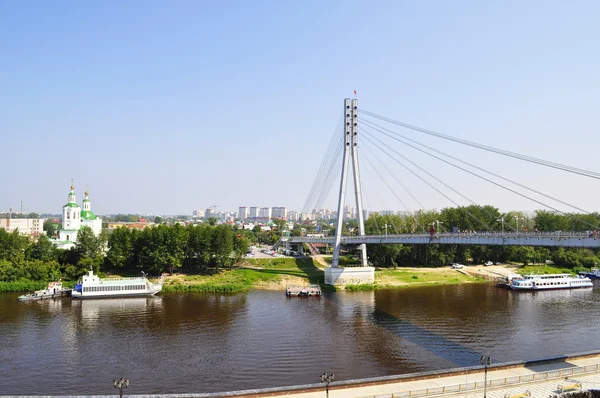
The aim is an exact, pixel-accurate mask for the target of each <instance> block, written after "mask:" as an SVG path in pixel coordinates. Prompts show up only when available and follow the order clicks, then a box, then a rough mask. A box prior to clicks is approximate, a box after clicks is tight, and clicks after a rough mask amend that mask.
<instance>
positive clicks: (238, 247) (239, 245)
mask: <svg viewBox="0 0 600 398" xmlns="http://www.w3.org/2000/svg"><path fill="white" fill-rule="evenodd" d="M249 247H250V241H249V240H248V238H246V237H245V236H243V235H242V234H238V235H236V236H235V237H234V238H233V253H234V257H235V262H239V261H240V260H241V259H242V257H243V256H244V255H245V254H246V253H247V252H248V248H249Z"/></svg>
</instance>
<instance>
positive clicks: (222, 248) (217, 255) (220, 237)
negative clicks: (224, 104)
mask: <svg viewBox="0 0 600 398" xmlns="http://www.w3.org/2000/svg"><path fill="white" fill-rule="evenodd" d="M212 248H213V250H214V261H215V271H216V272H219V267H224V266H226V265H227V264H229V262H230V261H231V254H232V252H233V231H232V230H231V228H229V226H228V225H219V226H217V227H215V229H214V231H213V234H212Z"/></svg>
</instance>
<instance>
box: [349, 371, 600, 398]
mask: <svg viewBox="0 0 600 398" xmlns="http://www.w3.org/2000/svg"><path fill="white" fill-rule="evenodd" d="M599 371H600V364H599V363H597V364H592V365H586V366H576V367H572V368H564V369H554V370H550V371H547V372H535V373H530V374H524V375H520V376H511V377H500V378H495V379H488V381H487V388H500V387H508V386H516V385H520V384H528V383H529V384H530V383H536V382H541V381H546V380H552V379H561V380H562V379H564V378H565V377H569V376H575V375H585V374H592V373H598V372H599ZM484 384H485V382H484V381H483V380H480V381H474V382H471V383H461V384H451V385H447V386H437V387H430V388H420V389H415V390H404V391H399V392H393V393H388V394H377V395H363V396H360V397H357V398H405V397H406V398H414V397H431V396H436V395H443V394H450V393H463V392H466V391H477V390H483V388H484Z"/></svg>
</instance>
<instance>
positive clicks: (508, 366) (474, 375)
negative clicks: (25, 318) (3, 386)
mask: <svg viewBox="0 0 600 398" xmlns="http://www.w3.org/2000/svg"><path fill="white" fill-rule="evenodd" d="M476 360H477V358H476ZM319 376H320V375H319V374H315V378H316V379H318V378H319ZM484 377H485V373H484V367H483V366H475V367H469V368H454V369H447V370H441V371H433V372H423V373H413V374H404V375H395V376H383V377H375V378H368V379H359V380H343V381H337V382H333V383H331V385H330V386H329V397H330V398H346V397H355V398H367V397H368V398H399V397H402V398H404V397H407V398H412V397H457V398H459V397H460V398H462V397H465V398H468V397H472V398H475V397H483V394H484ZM132 386H133V384H132ZM559 387H562V389H563V390H562V391H561V390H560V389H559ZM590 389H599V390H600V351H594V352H586V353H579V354H571V355H565V356H560V357H551V358H541V359H535V360H530V361H515V362H505V363H498V364H492V366H490V367H488V372H487V391H486V395H487V397H490V398H507V397H508V398H525V397H543V398H547V397H548V396H550V395H554V394H560V393H561V392H563V393H566V392H574V391H578V390H590ZM127 392H129V393H131V395H129V394H126V395H124V397H132V398H133V397H135V398H217V397H238V398H250V397H256V398H258V397H288V398H322V397H325V386H324V385H323V384H318V383H315V384H308V385H300V386H289V387H274V388H265V389H256V390H244V391H231V392H223V393H200V392H198V393H189V394H135V392H134V391H131V390H130V391H126V393H127ZM108 396H114V395H108V394H107V395H94V396H92V395H87V396H86V395H77V396H75V395H71V396H69V395H66V394H64V395H63V394H61V395H55V396H52V397H60V398H107V397H108ZM49 397H51V396H40V395H37V396H18V395H11V396H8V395H0V398H49Z"/></svg>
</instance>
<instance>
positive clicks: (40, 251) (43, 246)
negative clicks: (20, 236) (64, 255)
mask: <svg viewBox="0 0 600 398" xmlns="http://www.w3.org/2000/svg"><path fill="white" fill-rule="evenodd" d="M58 250H59V249H57V248H56V246H55V245H54V244H52V242H51V241H50V238H48V236H46V235H41V236H40V237H39V238H38V239H37V241H36V242H35V243H32V244H30V245H29V246H28V247H27V249H26V250H25V257H26V258H27V259H28V260H42V261H57V260H58Z"/></svg>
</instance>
